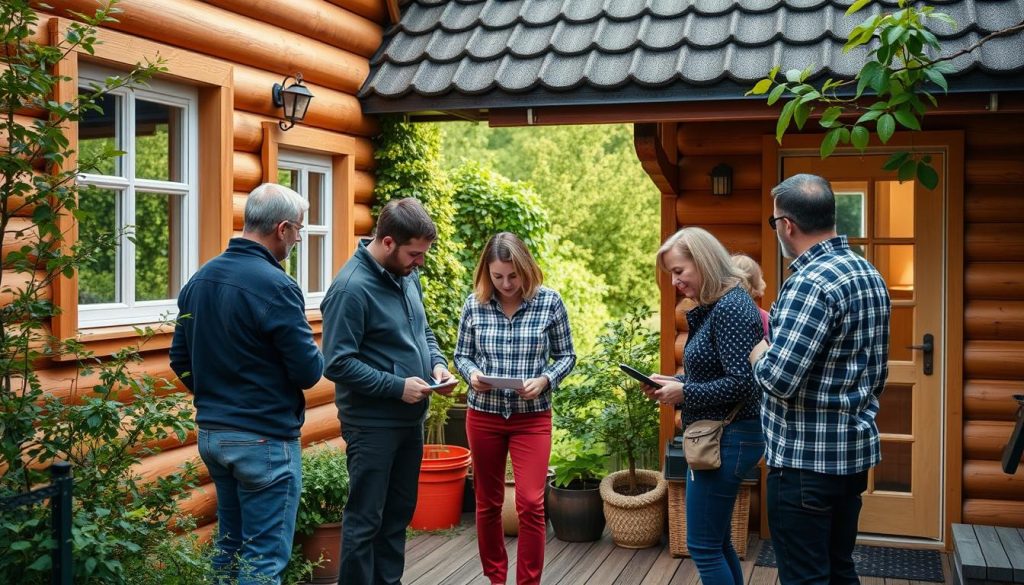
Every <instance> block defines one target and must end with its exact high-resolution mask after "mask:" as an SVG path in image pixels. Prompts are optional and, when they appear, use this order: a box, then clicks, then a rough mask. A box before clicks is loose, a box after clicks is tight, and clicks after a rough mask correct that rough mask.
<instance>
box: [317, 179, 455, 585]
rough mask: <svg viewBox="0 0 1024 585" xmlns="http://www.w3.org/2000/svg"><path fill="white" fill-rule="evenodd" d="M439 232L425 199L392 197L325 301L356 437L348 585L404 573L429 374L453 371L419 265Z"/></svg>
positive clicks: (395, 580)
mask: <svg viewBox="0 0 1024 585" xmlns="http://www.w3.org/2000/svg"><path fill="white" fill-rule="evenodd" d="M436 237H437V229H436V228H435V226H434V223H433V221H431V219H430V217H429V216H428V215H427V213H426V211H425V210H424V209H423V207H422V205H420V202H419V201H417V200H416V199H413V198H407V199H401V200H397V201H391V202H389V203H388V204H387V205H385V206H384V209H382V210H381V212H380V216H379V217H378V218H377V229H376V232H375V234H374V238H373V240H372V241H370V242H369V243H365V242H361V243H360V244H359V247H358V249H357V250H356V252H355V254H354V255H353V256H352V258H350V259H349V260H348V262H346V263H345V266H343V267H342V269H341V271H340V272H339V273H338V275H337V276H336V277H335V279H334V282H333V283H331V287H330V289H328V291H327V295H326V296H325V297H324V301H323V303H322V304H321V305H320V310H321V311H322V313H323V319H324V321H323V349H324V356H325V358H326V361H327V366H326V371H325V372H324V375H325V376H326V377H327V378H328V379H329V380H331V381H333V382H334V383H335V403H336V404H337V406H338V418H339V419H341V434H342V437H343V438H344V439H345V442H346V443H347V444H348V446H347V453H348V470H349V477H350V482H351V483H350V489H349V499H348V503H347V504H346V505H345V521H344V522H343V529H342V534H343V536H342V541H343V542H344V543H345V544H344V546H343V547H342V556H341V570H340V579H341V582H342V583H345V584H346V585H378V584H396V585H397V584H400V583H401V580H402V572H403V570H404V566H405V530H406V527H407V526H408V525H409V521H410V520H412V515H413V511H414V510H415V509H416V495H417V481H418V479H419V471H420V461H421V460H422V457H423V420H424V418H425V417H426V412H427V405H428V402H429V396H430V393H431V389H430V384H432V382H431V377H433V378H434V380H437V381H447V380H449V379H450V378H451V377H452V375H451V374H450V373H449V372H448V368H447V360H445V358H444V356H442V355H441V351H440V349H439V348H438V345H437V340H436V339H435V338H434V334H433V332H432V331H431V330H430V326H429V325H428V324H427V318H426V313H425V312H424V310H423V292H422V290H421V288H420V282H419V273H418V272H417V268H418V267H419V266H422V265H423V261H424V258H425V257H426V254H427V252H428V251H429V250H430V247H431V245H432V244H433V243H434V240H435V239H436ZM448 391H449V392H450V389H449V390H448Z"/></svg>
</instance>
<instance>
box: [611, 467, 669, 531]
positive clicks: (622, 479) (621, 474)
mask: <svg viewBox="0 0 1024 585" xmlns="http://www.w3.org/2000/svg"><path fill="white" fill-rule="evenodd" d="M636 475H637V481H638V482H639V483H640V484H641V485H647V486H653V487H654V489H652V490H650V491H648V492H644V493H642V494H640V495H637V496H627V495H623V494H620V493H618V492H616V491H615V488H616V487H624V486H626V485H628V484H629V471H616V472H615V473H612V474H609V475H608V476H606V477H605V478H604V479H603V480H602V481H601V499H602V500H604V517H605V520H607V522H608V529H609V531H610V532H611V534H612V540H614V541H615V544H617V545H618V546H621V547H623V548H648V547H651V546H655V545H656V544H659V543H660V542H661V535H662V533H663V532H664V528H665V493H666V491H667V487H668V483H667V482H666V481H665V478H664V477H662V475H661V472H659V471H651V470H648V469H638V470H636Z"/></svg>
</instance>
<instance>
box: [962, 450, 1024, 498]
mask: <svg viewBox="0 0 1024 585" xmlns="http://www.w3.org/2000/svg"><path fill="white" fill-rule="evenodd" d="M963 481H964V498H983V499H989V500H1009V501H1018V502H1024V470H1021V469H1019V468H1018V471H1017V473H1016V474H1015V475H1007V474H1006V473H1003V467H1002V464H1001V463H1000V462H999V461H981V460H978V459H967V460H965V461H964V479H963Z"/></svg>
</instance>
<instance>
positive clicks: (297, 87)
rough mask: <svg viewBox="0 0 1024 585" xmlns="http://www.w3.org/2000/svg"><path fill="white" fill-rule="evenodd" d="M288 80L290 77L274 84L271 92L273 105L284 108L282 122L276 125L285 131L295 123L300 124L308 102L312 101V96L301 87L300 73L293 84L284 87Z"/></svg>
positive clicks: (307, 90)
mask: <svg viewBox="0 0 1024 585" xmlns="http://www.w3.org/2000/svg"><path fill="white" fill-rule="evenodd" d="M289 79H291V76H290V75H289V76H287V77H285V78H284V80H283V81H282V82H281V83H275V84H274V88H273V90H272V91H271V96H272V98H273V101H274V105H275V106H276V107H278V108H284V120H282V121H280V122H278V123H277V125H278V126H280V127H281V130H287V129H289V128H291V127H292V126H294V125H295V123H296V122H301V121H302V119H303V118H305V117H306V110H307V109H309V102H310V101H311V100H312V99H313V94H312V93H311V92H310V91H309V89H307V88H306V86H305V85H302V73H296V74H295V83H293V84H291V85H289V86H288V87H285V84H286V83H288V80H289ZM286 121H287V124H286V123H285V122H286Z"/></svg>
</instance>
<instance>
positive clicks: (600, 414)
mask: <svg viewBox="0 0 1024 585" xmlns="http://www.w3.org/2000/svg"><path fill="white" fill-rule="evenodd" d="M650 316H651V311H650V309H648V308H647V307H646V306H645V305H644V304H643V303H640V302H634V304H633V308H632V309H630V310H629V311H628V312H627V314H626V315H624V316H623V317H622V318H621V319H619V320H616V321H612V322H610V323H608V324H607V325H606V327H605V333H604V334H602V335H601V336H600V337H599V338H598V342H597V345H596V346H595V351H594V354H593V355H591V356H590V357H589V358H588V359H584V360H581V364H580V366H579V367H577V369H576V374H575V375H574V376H573V377H572V379H570V380H568V381H567V382H566V383H565V384H563V385H562V388H561V389H560V390H559V392H557V393H556V400H557V401H558V404H556V410H555V413H556V418H555V421H556V425H557V426H558V428H561V429H565V430H566V431H568V432H569V434H570V435H572V436H574V437H577V438H580V439H581V440H583V441H584V442H586V443H588V444H596V443H603V444H604V445H605V446H606V447H607V449H608V451H609V454H610V455H613V456H615V457H617V458H618V460H619V464H620V465H622V464H624V465H625V466H626V469H624V470H622V471H616V472H614V473H611V474H609V475H608V476H606V477H605V478H604V479H603V480H602V481H601V488H600V491H601V498H602V500H603V501H604V513H605V519H606V520H607V522H608V526H609V528H610V530H611V533H612V539H613V540H614V541H615V543H616V544H617V545H619V546H622V547H627V548H645V547H649V546H654V545H655V544H657V543H658V542H660V540H661V535H662V531H663V527H664V523H665V494H666V483H665V480H664V478H663V477H662V475H661V473H660V472H658V471H653V470H646V469H638V468H637V462H638V461H640V460H642V459H647V460H650V461H652V462H654V461H657V450H658V428H659V427H658V424H659V414H658V405H657V404H656V403H654V402H653V401H651V400H649V399H648V398H647V396H645V395H644V393H643V392H642V391H641V390H640V383H639V382H636V381H635V380H633V379H632V378H630V377H628V376H625V375H623V374H622V372H621V371H620V370H619V367H618V366H619V364H620V363H624V364H629V365H631V366H633V367H634V368H636V369H638V370H640V371H653V370H655V363H656V360H657V358H658V355H659V352H658V349H659V345H658V335H657V333H655V332H654V331H653V330H652V329H651V328H650V327H648V326H647V321H648V319H650Z"/></svg>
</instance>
